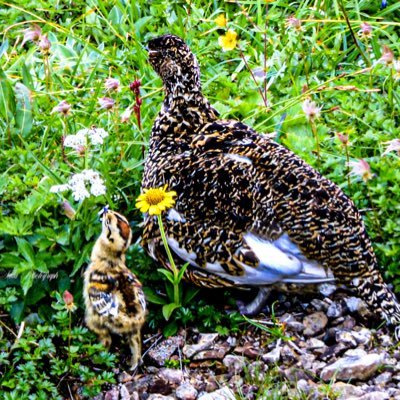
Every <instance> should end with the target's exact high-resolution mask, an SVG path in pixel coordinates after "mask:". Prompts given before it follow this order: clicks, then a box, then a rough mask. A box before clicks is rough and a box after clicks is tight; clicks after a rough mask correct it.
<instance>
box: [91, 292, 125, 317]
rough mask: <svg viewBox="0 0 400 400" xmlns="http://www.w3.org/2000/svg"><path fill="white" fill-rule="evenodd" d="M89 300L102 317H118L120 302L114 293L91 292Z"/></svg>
mask: <svg viewBox="0 0 400 400" xmlns="http://www.w3.org/2000/svg"><path fill="white" fill-rule="evenodd" d="M89 298H90V301H91V303H92V306H93V309H94V310H95V311H96V312H97V313H98V314H99V315H101V316H102V317H107V316H116V315H117V314H118V301H117V299H116V298H115V296H114V295H113V294H112V293H108V292H104V291H96V292H93V291H91V292H90V293H89Z"/></svg>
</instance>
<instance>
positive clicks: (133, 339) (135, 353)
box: [128, 330, 142, 370]
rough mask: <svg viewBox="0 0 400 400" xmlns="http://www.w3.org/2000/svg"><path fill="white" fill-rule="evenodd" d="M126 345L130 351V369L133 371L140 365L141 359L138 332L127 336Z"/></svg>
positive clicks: (140, 342)
mask: <svg viewBox="0 0 400 400" xmlns="http://www.w3.org/2000/svg"><path fill="white" fill-rule="evenodd" d="M128 343H129V347H130V349H131V353H132V358H131V369H132V370H133V369H135V368H136V367H137V366H138V365H139V364H141V361H142V360H141V357H142V341H141V337H140V330H137V331H134V332H132V333H131V334H130V335H128Z"/></svg>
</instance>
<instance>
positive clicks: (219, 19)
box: [214, 14, 228, 28]
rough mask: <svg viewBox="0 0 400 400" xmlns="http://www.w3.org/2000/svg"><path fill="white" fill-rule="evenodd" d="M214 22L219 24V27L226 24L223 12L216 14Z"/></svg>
mask: <svg viewBox="0 0 400 400" xmlns="http://www.w3.org/2000/svg"><path fill="white" fill-rule="evenodd" d="M214 22H215V23H216V24H217V25H218V26H220V27H221V28H223V27H225V26H226V23H227V22H228V21H227V19H226V18H225V15H224V14H220V15H218V17H217V18H215V20H214Z"/></svg>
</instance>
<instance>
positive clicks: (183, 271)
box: [178, 262, 189, 282]
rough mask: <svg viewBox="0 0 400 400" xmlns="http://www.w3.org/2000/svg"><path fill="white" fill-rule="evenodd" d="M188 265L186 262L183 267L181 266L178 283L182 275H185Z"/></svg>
mask: <svg viewBox="0 0 400 400" xmlns="http://www.w3.org/2000/svg"><path fill="white" fill-rule="evenodd" d="M188 265H189V263H188V262H187V263H186V264H185V265H182V267H181V269H180V270H179V272H178V282H180V281H181V280H182V277H183V274H184V273H185V271H186V269H187V267H188Z"/></svg>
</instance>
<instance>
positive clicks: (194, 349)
mask: <svg viewBox="0 0 400 400" xmlns="http://www.w3.org/2000/svg"><path fill="white" fill-rule="evenodd" d="M217 337H218V333H202V334H201V335H200V337H199V342H198V343H197V344H190V345H189V344H188V345H185V346H184V347H183V349H182V352H183V354H184V355H185V356H186V357H188V358H191V357H193V356H194V355H195V354H196V353H198V352H200V351H203V350H208V349H210V348H211V347H212V345H213V344H214V342H215V340H216V339H217Z"/></svg>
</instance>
